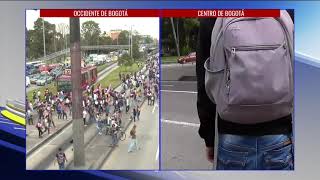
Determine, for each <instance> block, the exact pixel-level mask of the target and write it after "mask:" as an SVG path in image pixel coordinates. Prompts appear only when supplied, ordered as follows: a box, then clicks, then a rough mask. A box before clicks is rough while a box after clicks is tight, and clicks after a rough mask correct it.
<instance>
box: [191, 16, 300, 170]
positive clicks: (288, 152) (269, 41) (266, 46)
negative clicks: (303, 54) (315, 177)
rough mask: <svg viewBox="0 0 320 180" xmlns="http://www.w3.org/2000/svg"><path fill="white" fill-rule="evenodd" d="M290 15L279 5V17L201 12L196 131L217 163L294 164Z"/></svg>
mask: <svg viewBox="0 0 320 180" xmlns="http://www.w3.org/2000/svg"><path fill="white" fill-rule="evenodd" d="M289 14H290V15H292V13H289ZM289 14H288V13H287V12H286V11H281V16H280V18H278V19H276V18H251V19H250V18H248V19H246V18H218V19H213V18H211V19H200V27H199V34H198V42H197V52H196V53H197V56H196V58H197V60H196V74H197V91H198V93H197V109H198V116H199V119H200V128H199V131H198V133H199V135H200V137H201V138H203V139H204V141H205V145H206V156H207V159H208V160H209V161H210V162H212V163H214V165H215V166H216V169H217V170H292V169H293V168H294V153H293V149H294V147H293V140H292V137H293V136H292V133H293V132H292V112H293V110H292V108H293V78H292V77H293V56H294V54H293V17H291V18H290V16H289ZM246 35H247V36H246ZM216 129H217V130H216ZM217 136H218V137H217ZM215 139H216V140H217V141H218V142H216V143H215ZM215 145H216V146H217V149H215V148H214V147H215ZM215 150H216V151H215ZM215 156H216V158H214V157H215ZM214 160H216V161H217V162H214Z"/></svg>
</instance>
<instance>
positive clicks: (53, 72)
mask: <svg viewBox="0 0 320 180" xmlns="http://www.w3.org/2000/svg"><path fill="white" fill-rule="evenodd" d="M62 74H63V70H62V68H61V67H56V68H55V69H53V70H51V72H50V75H51V76H52V77H53V78H54V79H55V78H57V77H58V76H60V75H62Z"/></svg>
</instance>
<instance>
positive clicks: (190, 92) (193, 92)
mask: <svg viewBox="0 0 320 180" xmlns="http://www.w3.org/2000/svg"><path fill="white" fill-rule="evenodd" d="M161 92H172V93H189V94H197V93H198V92H196V91H173V90H161Z"/></svg>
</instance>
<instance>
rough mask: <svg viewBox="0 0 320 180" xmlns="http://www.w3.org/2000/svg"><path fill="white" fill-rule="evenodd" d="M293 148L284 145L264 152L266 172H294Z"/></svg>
mask: <svg viewBox="0 0 320 180" xmlns="http://www.w3.org/2000/svg"><path fill="white" fill-rule="evenodd" d="M292 149H293V146H292V143H290V144H283V143H282V145H280V146H275V147H274V148H272V149H271V150H268V151H266V152H264V159H263V166H264V169H266V170H293V153H292V152H293V150H292Z"/></svg>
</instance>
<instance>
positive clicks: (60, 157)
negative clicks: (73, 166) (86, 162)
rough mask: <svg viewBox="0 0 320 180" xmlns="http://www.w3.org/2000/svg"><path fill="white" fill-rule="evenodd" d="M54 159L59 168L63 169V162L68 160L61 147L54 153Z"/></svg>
mask: <svg viewBox="0 0 320 180" xmlns="http://www.w3.org/2000/svg"><path fill="white" fill-rule="evenodd" d="M56 161H57V163H58V165H59V170H64V169H65V163H66V162H68V160H67V156H66V154H65V153H64V152H62V149H61V148H59V151H58V153H57V154H56Z"/></svg>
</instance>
